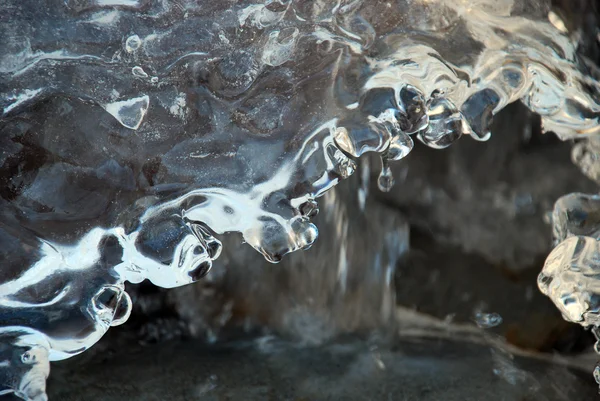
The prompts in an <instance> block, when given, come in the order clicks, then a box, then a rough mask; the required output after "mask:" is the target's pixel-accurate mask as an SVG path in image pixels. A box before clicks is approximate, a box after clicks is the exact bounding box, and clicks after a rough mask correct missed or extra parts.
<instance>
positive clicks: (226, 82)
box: [0, 0, 600, 401]
mask: <svg viewBox="0 0 600 401" xmlns="http://www.w3.org/2000/svg"><path fill="white" fill-rule="evenodd" d="M3 8H4V10H3V11H4V13H5V15H9V16H10V18H6V19H3V20H1V21H0V23H1V24H2V28H3V32H6V33H8V34H6V35H4V38H3V41H2V44H1V45H0V46H1V47H0V50H1V52H0V54H2V57H1V59H0V110H1V118H0V130H1V131H2V135H0V143H1V145H0V146H1V148H2V150H3V152H2V153H0V170H1V173H0V178H1V179H2V185H1V188H0V196H1V197H0V212H1V214H2V219H1V220H0V244H1V246H0V255H1V256H2V257H1V258H0V260H1V261H2V262H1V263H2V270H1V271H0V337H1V343H2V344H3V345H4V348H2V349H3V351H2V352H3V353H2V357H3V358H4V360H3V361H0V385H1V386H2V387H0V394H3V393H10V392H14V393H15V394H16V395H17V396H19V397H21V398H23V399H26V400H36V401H37V400H44V399H46V396H45V379H46V377H47V375H48V373H49V365H48V361H49V360H60V359H64V358H67V357H70V356H72V355H75V354H78V353H80V352H82V351H84V350H86V349H87V348H89V347H90V346H92V345H93V344H94V343H95V342H97V341H98V339H99V338H100V337H101V336H102V335H103V334H104V333H105V332H106V330H107V329H108V328H109V327H110V326H113V325H117V324H120V323H123V322H124V321H125V320H126V319H127V317H128V316H129V313H130V311H131V299H130V298H129V296H128V295H127V293H126V292H125V291H124V282H125V281H130V282H133V283H138V282H140V281H142V280H144V279H148V280H150V281H152V282H153V283H154V284H156V285H158V286H162V287H175V286H180V285H183V284H188V283H191V282H194V281H196V280H198V279H199V278H201V277H202V276H203V275H204V274H206V272H207V271H208V270H209V269H210V268H211V266H212V262H213V260H214V259H215V258H217V257H218V256H219V253H220V249H221V242H220V241H219V240H218V239H217V238H215V236H218V235H223V234H226V233H241V234H242V236H243V238H244V240H245V242H247V243H248V244H249V245H250V246H252V247H253V248H255V249H256V250H257V251H258V252H260V253H261V254H262V255H264V257H265V258H267V259H268V260H269V261H272V262H277V261H279V260H280V259H281V258H282V257H283V256H284V255H285V254H287V253H289V252H293V251H296V250H299V249H307V248H309V247H310V246H311V245H312V244H313V242H314V241H315V240H316V238H317V235H318V231H317V228H316V227H315V225H314V224H313V223H311V218H312V217H313V216H314V214H315V211H316V210H317V199H318V198H319V197H320V196H322V195H323V194H324V193H325V192H326V191H328V190H329V189H331V188H332V187H333V186H334V185H336V184H337V183H338V182H339V181H340V180H342V179H345V178H348V177H349V176H350V175H351V174H352V173H353V172H354V171H355V169H356V159H357V158H359V157H360V156H361V155H363V154H365V153H369V152H371V153H378V154H380V156H381V165H382V167H381V175H380V177H379V180H378V184H379V187H380V189H381V190H384V191H385V190H389V189H390V188H391V186H392V185H393V183H394V179H393V176H392V173H391V168H390V163H393V162H395V161H397V160H400V159H402V158H403V157H405V156H406V155H407V154H408V153H409V152H410V151H411V149H412V147H413V142H414V139H417V140H418V141H420V142H422V143H424V144H425V145H427V146H430V147H433V148H438V149H439V148H444V147H447V146H449V145H450V144H451V143H453V142H454V141H456V140H457V139H459V138H460V137H461V136H463V135H469V136H470V137H472V138H473V139H476V140H480V141H484V140H486V139H487V138H489V136H490V135H491V133H490V124H491V121H492V118H493V116H494V114H496V113H497V112H498V111H499V110H501V109H502V108H503V107H504V106H506V105H507V104H508V103H510V102H514V101H517V100H521V101H522V102H523V103H524V104H525V105H526V106H527V107H529V108H530V109H531V110H533V111H535V112H537V113H539V114H540V115H541V117H542V123H543V126H544V129H545V130H550V131H553V132H555V133H556V134H558V135H559V136H560V137H561V138H563V139H567V138H573V137H577V136H581V135H591V134H594V133H597V132H598V130H599V128H598V127H599V126H598V117H599V112H600V106H599V105H598V103H597V102H596V100H595V98H594V93H596V92H595V91H596V90H597V83H596V82H594V81H592V80H591V79H590V78H588V77H587V76H585V75H583V74H581V73H580V71H579V69H578V65H577V62H576V54H575V51H574V46H573V44H572V42H571V40H570V39H569V38H568V36H567V35H566V34H565V33H564V32H563V31H564V29H563V30H561V29H558V28H557V27H556V26H558V25H560V24H558V22H557V20H556V19H557V18H558V17H557V16H556V15H554V16H553V17H552V19H553V21H552V22H551V21H550V20H549V19H548V16H549V11H550V9H549V5H548V4H547V3H545V2H541V1H535V0H531V1H522V2H513V1H512V0H500V1H498V0H495V1H491V0H490V1H487V0H485V1H484V0H477V1H475V0H473V1H469V0H434V1H431V0H428V1H408V0H398V1H395V2H388V1H378V0H371V1H356V0H354V1H330V0H318V1H300V0H299V1H291V0H290V1H284V0H272V1H271V0H270V1H265V2H260V1H251V2H241V1H240V2H233V3H232V2H213V1H200V2H197V1H196V2H191V1H190V2H187V1H183V2H177V3H175V2H172V3H170V2H158V1H153V0H139V1H138V0H136V1H122V0H121V1H119V0H114V1H113V0H110V1H109V0H101V1H93V0H88V1H71V0H67V1H64V2H58V3H56V4H53V5H52V6H48V7H39V6H38V5H37V4H31V3H29V2H23V1H13V0H9V1H8V3H6V4H4V5H3ZM586 235H588V234H586ZM567 241H570V242H567V243H566V245H564V246H563V248H560V249H562V250H563V251H564V250H567V251H569V252H571V250H576V251H577V252H579V253H577V255H581V252H580V251H581V249H590V250H591V251H592V252H595V251H594V249H595V247H596V245H594V243H592V242H590V240H589V239H588V237H585V238H582V237H573V239H571V240H569V239H567ZM593 241H595V239H593ZM582 247H583V248H582ZM555 252H559V251H555ZM561 252H562V251H561ZM555 255H556V254H555ZM551 257H552V258H553V259H551V261H552V260H555V259H556V260H559V259H560V260H563V259H561V258H560V257H553V256H551ZM570 260H571V259H570ZM561 263H563V262H561ZM565 263H566V264H565ZM569 263H570V262H564V263H563V264H562V265H561V267H557V268H556V269H555V268H553V267H552V266H554V265H553V264H552V263H550V264H549V265H548V266H549V267H548V269H549V271H547V273H545V274H546V276H548V277H552V276H553V275H555V274H563V273H564V271H565V268H564V266H571V264H569ZM548 269H547V270H548ZM567 270H568V269H567ZM340 271H341V272H342V273H343V269H341V270H340ZM542 281H544V280H542ZM546 281H548V280H546ZM546 281H544V282H546ZM548 288H552V289H551V290H548V291H549V292H548V293H552V291H554V287H548ZM557 291H558V293H560V294H562V292H560V290H557ZM555 292H556V291H555ZM588 293H589V292H588ZM586 294H587V293H586ZM587 296H588V295H585V294H583V292H582V297H587ZM590 296H591V295H590ZM553 297H554V296H553ZM562 297H563V295H559V298H560V299H561V300H562V299H563V298H562ZM553 299H556V297H554V298H553ZM586 299H587V298H586ZM593 299H594V300H595V298H593ZM575 303H576V302H575ZM563 304H564V305H572V304H573V302H571V301H569V302H566V301H565V302H563ZM592 304H593V303H592ZM592 304H590V303H589V302H588V303H587V304H585V305H592ZM592 309H593V308H592ZM563 312H565V313H566V315H568V316H570V317H575V318H577V319H579V321H581V320H582V319H583V320H584V321H587V320H586V319H589V321H590V322H592V323H593V322H595V320H594V314H593V313H588V311H587V310H584V309H582V308H581V307H580V306H578V307H572V306H565V308H564V310H563ZM588 316H589V317H588Z"/></svg>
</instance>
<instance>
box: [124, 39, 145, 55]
mask: <svg viewBox="0 0 600 401" xmlns="http://www.w3.org/2000/svg"><path fill="white" fill-rule="evenodd" d="M141 45H142V40H141V39H140V37H139V36H138V35H131V36H130V37H128V38H127V40H126V41H125V51H127V53H133V52H134V51H136V50H137V49H139V48H140V46H141Z"/></svg>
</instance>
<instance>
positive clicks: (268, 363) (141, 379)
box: [49, 338, 597, 401]
mask: <svg viewBox="0 0 600 401" xmlns="http://www.w3.org/2000/svg"><path fill="white" fill-rule="evenodd" d="M115 351H117V352H118V353H119V356H120V358H119V360H118V361H117V360H115V359H110V358H106V359H105V360H103V359H104V358H102V357H100V358H96V360H95V361H89V360H87V361H86V363H85V364H84V363H81V361H78V360H76V359H74V360H70V361H66V362H64V363H61V364H60V365H58V364H57V365H56V366H55V367H54V369H53V372H52V376H51V379H50V381H49V396H50V397H52V399H57V400H62V401H79V400H86V401H120V400H123V401H124V400H131V401H137V400H149V401H154V400H161V401H188V400H211V401H212V400H214V401H216V400H220V401H222V400H241V399H243V400H249V401H253V400H257V401H258V400H261V401H263V400H290V401H292V400H293V401H301V400H315V401H316V400H399V401H401V400H423V401H428V400H431V401H433V400H436V401H437V400H448V401H453V400H456V401H458V400H461V401H468V400H473V401H475V400H477V401H479V400H491V401H501V400H531V401H534V400H536V401H537V400H540V401H541V400H544V401H546V400H547V401H550V400H574V399H578V400H589V399H592V398H593V397H594V396H595V395H596V393H597V387H596V385H595V384H594V382H593V379H592V378H591V375H589V374H585V373H582V372H579V371H577V370H570V369H567V368H565V367H562V366H559V365H555V364H551V363H548V362H544V361H540V360H532V359H526V358H515V359H511V358H510V357H508V356H507V355H505V354H503V353H502V352H501V351H490V349H489V347H488V346H485V345H474V344H467V343H460V342H449V341H446V340H436V341H429V340H424V341H418V342H413V341H401V342H400V343H398V344H396V345H395V346H394V347H393V348H392V349H389V350H376V349H375V350H374V349H371V348H369V347H368V346H367V345H365V344H364V343H363V342H342V343H339V344H337V345H330V346H321V347H315V348H300V347H297V346H294V345H291V344H289V343H282V342H279V341H277V340H273V339H269V338H263V339H261V340H259V341H254V342H251V343H237V344H235V343H234V344H230V345H227V346H216V347H211V348H205V347H203V346H201V345H199V344H198V343H197V342H182V343H166V344H162V345H159V346H154V347H151V348H150V350H148V349H146V350H144V351H138V352H131V353H124V352H122V350H115ZM149 351H150V352H149Z"/></svg>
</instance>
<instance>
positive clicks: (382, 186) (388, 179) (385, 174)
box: [377, 166, 394, 192]
mask: <svg viewBox="0 0 600 401" xmlns="http://www.w3.org/2000/svg"><path fill="white" fill-rule="evenodd" d="M377 187H378V188H379V190H380V191H381V192H390V191H391V190H392V188H393V187H394V176H393V175H392V169H391V168H390V167H389V166H384V167H382V168H381V173H380V174H379V178H377Z"/></svg>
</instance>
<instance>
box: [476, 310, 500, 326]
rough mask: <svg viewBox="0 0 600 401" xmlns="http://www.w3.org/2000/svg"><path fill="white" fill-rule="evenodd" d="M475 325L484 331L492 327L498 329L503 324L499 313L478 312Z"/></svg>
mask: <svg viewBox="0 0 600 401" xmlns="http://www.w3.org/2000/svg"><path fill="white" fill-rule="evenodd" d="M474 319H475V323H476V324H477V326H479V327H480V328H482V329H489V328H492V327H496V326H499V325H500V324H502V316H500V315H499V314H498V313H495V312H492V313H484V312H477V313H475V317H474Z"/></svg>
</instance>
